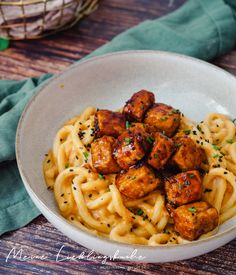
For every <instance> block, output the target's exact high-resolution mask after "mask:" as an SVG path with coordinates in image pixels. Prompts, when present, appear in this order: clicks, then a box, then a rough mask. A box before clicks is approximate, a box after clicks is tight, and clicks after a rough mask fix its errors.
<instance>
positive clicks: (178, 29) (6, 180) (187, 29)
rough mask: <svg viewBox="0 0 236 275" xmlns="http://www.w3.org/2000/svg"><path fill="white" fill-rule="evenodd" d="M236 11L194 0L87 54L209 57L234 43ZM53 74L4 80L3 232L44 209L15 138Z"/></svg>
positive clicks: (0, 116) (219, 0) (0, 139)
mask: <svg viewBox="0 0 236 275" xmlns="http://www.w3.org/2000/svg"><path fill="white" fill-rule="evenodd" d="M235 11H236V4H235V0H225V1H223V0H214V1H213V0H190V1H187V2H186V4H184V5H183V6H182V7H181V8H179V9H178V10H177V11H175V12H173V13H171V14H168V15H167V16H164V17H162V18H159V19H156V20H148V21H145V22H143V23H141V24H140V25H138V26H136V27H134V28H131V29H129V30H128V31H126V32H124V33H122V34H120V35H118V36H117V37H115V38H114V39H113V40H112V41H111V42H110V43H108V44H106V45H105V46H103V47H101V48H99V49H98V50H96V51H95V52H93V53H92V54H90V55H89V56H88V57H91V56H95V55H101V54H104V53H108V52H115V51H123V50H165V51H172V52H177V53H181V54H186V55H190V56H195V57H198V58H201V59H204V60H209V59H212V58H214V57H216V56H219V55H222V54H224V53H226V52H227V51H229V50H230V49H231V48H233V46H234V45H235V42H236V16H235ZM88 57H87V58H88ZM48 78H50V75H44V76H43V77H40V78H38V79H36V78H33V79H27V80H23V81H7V80H6V81H4V80H3V81H0V148H1V149H0V174H1V177H0V190H1V191H0V234H3V233H4V232H7V231H10V230H13V229H17V228H19V227H21V226H24V225H25V224H27V223H28V222H30V221H31V220H32V219H33V218H35V217H36V216H37V215H39V211H38V209H37V208H36V207H35V206H34V204H33V203H32V201H31V199H30V198H29V196H28V194H27V193H26V191H25V189H24V186H23V183H22V181H21V179H20V176H19V173H18V170H17V166H16V162H15V150H14V143H15V133H16V127H17V123H18V120H19V118H20V115H21V112H22V111H23V109H24V107H25V105H26V103H27V102H28V100H29V99H30V98H31V96H32V95H33V94H35V93H36V92H37V91H38V89H39V87H40V86H41V83H44V82H45V81H47V79H48Z"/></svg>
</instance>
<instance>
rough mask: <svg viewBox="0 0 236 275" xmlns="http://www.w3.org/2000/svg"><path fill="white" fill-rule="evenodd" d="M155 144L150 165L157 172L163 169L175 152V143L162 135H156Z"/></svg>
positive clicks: (149, 159) (149, 161)
mask: <svg viewBox="0 0 236 275" xmlns="http://www.w3.org/2000/svg"><path fill="white" fill-rule="evenodd" d="M154 139H155V141H154V144H153V147H152V150H151V153H150V155H149V158H148V163H149V164H150V165H151V166H152V167H154V168H156V169H157V170H160V169H163V168H164V166H165V165H166V163H167V161H168V159H169V158H170V157H171V155H172V154H173V152H174V142H173V141H172V140H171V139H170V138H168V137H167V136H165V135H163V134H162V133H159V132H157V133H155V134H154Z"/></svg>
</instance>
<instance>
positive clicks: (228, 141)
mask: <svg viewBox="0 0 236 275" xmlns="http://www.w3.org/2000/svg"><path fill="white" fill-rule="evenodd" d="M225 141H226V142H227V143H230V144H232V143H234V141H233V140H232V139H226V140H225Z"/></svg>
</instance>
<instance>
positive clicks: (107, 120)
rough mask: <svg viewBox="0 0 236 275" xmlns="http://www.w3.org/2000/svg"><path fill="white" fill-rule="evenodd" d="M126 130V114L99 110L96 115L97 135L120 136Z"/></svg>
mask: <svg viewBox="0 0 236 275" xmlns="http://www.w3.org/2000/svg"><path fill="white" fill-rule="evenodd" d="M124 130H125V116H124V115H123V114H121V113H118V112H112V111H109V110H99V111H97V112H96V115H95V131H96V137H102V136H105V135H106V136H113V137H118V136H119V135H121V134H122V133H123V131H124Z"/></svg>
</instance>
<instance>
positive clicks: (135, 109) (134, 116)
mask: <svg viewBox="0 0 236 275" xmlns="http://www.w3.org/2000/svg"><path fill="white" fill-rule="evenodd" d="M154 101H155V96H154V94H153V93H152V92H148V91H146V90H141V91H139V92H137V93H135V94H133V96H132V97H131V99H129V100H128V101H127V102H126V104H125V106H124V109H123V114H125V116H126V118H127V120H130V121H139V122H140V121H142V120H143V118H144V114H145V112H146V111H147V110H148V109H149V108H150V107H151V106H152V105H153V103H154Z"/></svg>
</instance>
